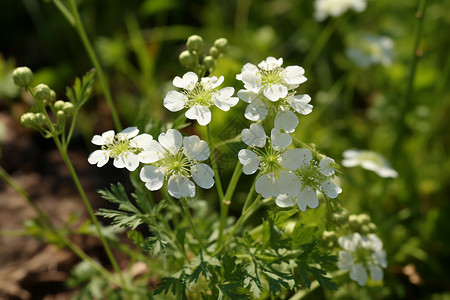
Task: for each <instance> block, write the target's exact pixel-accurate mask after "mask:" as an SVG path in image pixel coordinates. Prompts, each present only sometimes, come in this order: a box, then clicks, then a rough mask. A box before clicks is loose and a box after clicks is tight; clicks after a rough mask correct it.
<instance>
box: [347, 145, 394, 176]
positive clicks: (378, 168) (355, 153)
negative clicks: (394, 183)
mask: <svg viewBox="0 0 450 300" xmlns="http://www.w3.org/2000/svg"><path fill="white" fill-rule="evenodd" d="M343 156H344V160H343V161H342V165H343V166H344V167H347V168H350V167H356V166H361V167H363V168H364V169H366V170H369V171H373V172H375V173H377V174H378V176H380V177H393V178H396V177H397V176H398V173H397V171H395V170H394V169H392V167H391V165H390V164H389V162H388V161H387V160H386V159H385V158H384V157H383V156H381V155H380V154H378V153H376V152H373V151H369V150H346V151H344V153H343Z"/></svg>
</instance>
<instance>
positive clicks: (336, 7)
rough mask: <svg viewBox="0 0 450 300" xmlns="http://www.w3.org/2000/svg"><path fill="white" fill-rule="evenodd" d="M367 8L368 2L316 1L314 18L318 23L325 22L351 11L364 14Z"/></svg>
mask: <svg viewBox="0 0 450 300" xmlns="http://www.w3.org/2000/svg"><path fill="white" fill-rule="evenodd" d="M366 6H367V3H366V0H316V1H315V2H314V10H315V11H314V18H315V19H316V20H317V21H323V20H325V19H326V18H327V17H328V16H330V17H339V16H340V15H342V14H344V13H345V12H346V11H347V10H349V9H353V10H354V11H356V12H362V11H364V10H365V9H366Z"/></svg>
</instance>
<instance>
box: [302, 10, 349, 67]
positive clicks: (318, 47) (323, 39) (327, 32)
mask: <svg viewBox="0 0 450 300" xmlns="http://www.w3.org/2000/svg"><path fill="white" fill-rule="evenodd" d="M343 18H345V17H340V18H333V19H332V20H331V21H330V22H329V23H328V24H327V26H326V27H325V29H323V30H322V31H321V32H320V35H319V37H318V38H317V39H316V40H315V42H314V44H313V45H312V46H311V49H310V50H309V51H308V54H307V55H306V57H305V60H304V63H303V65H304V68H305V69H306V70H309V68H310V67H311V66H312V65H313V64H314V63H315V62H316V60H317V57H319V54H320V53H321V52H322V49H323V47H324V46H325V45H326V43H327V41H328V39H329V38H330V37H331V35H332V34H333V32H334V31H335V30H336V28H337V27H338V24H339V23H340V20H341V19H343Z"/></svg>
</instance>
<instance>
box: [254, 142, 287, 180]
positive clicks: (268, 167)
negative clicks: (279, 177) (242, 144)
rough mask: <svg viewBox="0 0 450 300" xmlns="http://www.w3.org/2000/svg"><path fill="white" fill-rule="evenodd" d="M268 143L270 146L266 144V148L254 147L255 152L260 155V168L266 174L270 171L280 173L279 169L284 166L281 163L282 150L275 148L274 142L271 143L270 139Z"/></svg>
mask: <svg viewBox="0 0 450 300" xmlns="http://www.w3.org/2000/svg"><path fill="white" fill-rule="evenodd" d="M267 144H268V145H269V146H265V147H264V149H260V148H257V147H253V152H255V153H256V154H257V155H258V157H259V161H260V163H259V169H260V170H261V171H262V172H263V173H264V174H267V173H270V172H274V173H275V174H278V170H280V169H281V168H282V166H281V165H280V161H281V151H280V150H275V149H273V147H272V144H271V143H270V139H269V142H268V143H267Z"/></svg>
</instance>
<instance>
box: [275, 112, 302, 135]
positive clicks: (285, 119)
mask: <svg viewBox="0 0 450 300" xmlns="http://www.w3.org/2000/svg"><path fill="white" fill-rule="evenodd" d="M297 125H298V118H297V116H296V115H295V114H294V113H293V112H292V111H290V110H280V111H279V112H278V113H277V116H276V117H275V127H276V128H280V129H283V130H284V131H285V132H288V133H291V132H294V131H295V128H297Z"/></svg>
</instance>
